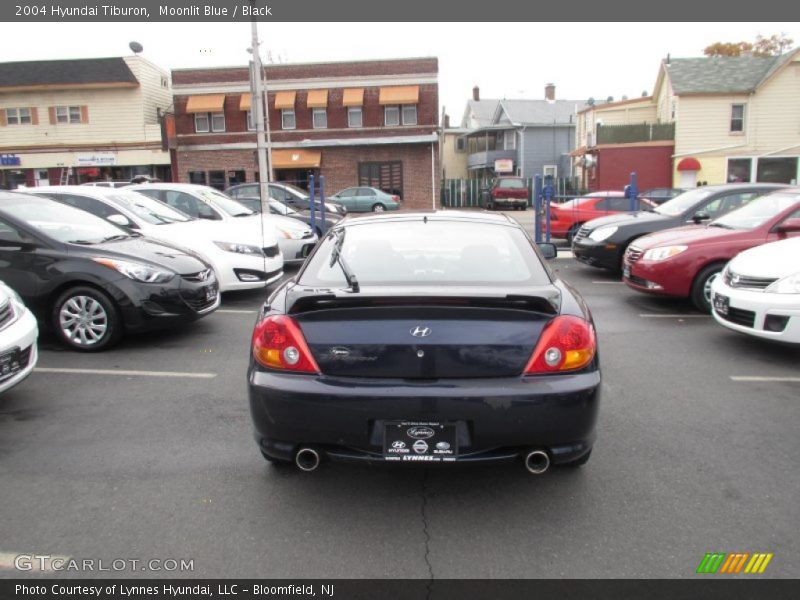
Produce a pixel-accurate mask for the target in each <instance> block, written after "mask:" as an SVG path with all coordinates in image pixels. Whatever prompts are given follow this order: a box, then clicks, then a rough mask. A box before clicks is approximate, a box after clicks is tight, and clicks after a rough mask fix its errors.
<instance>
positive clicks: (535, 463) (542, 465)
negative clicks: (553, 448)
mask: <svg viewBox="0 0 800 600" xmlns="http://www.w3.org/2000/svg"><path fill="white" fill-rule="evenodd" d="M525 468H526V469H527V470H528V472H529V473H533V474H534V475H542V474H543V473H545V472H546V471H547V469H549V468H550V456H548V454H547V452H545V451H544V450H531V451H530V452H528V454H526V455H525Z"/></svg>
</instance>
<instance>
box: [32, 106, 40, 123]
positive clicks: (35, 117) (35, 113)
mask: <svg viewBox="0 0 800 600" xmlns="http://www.w3.org/2000/svg"><path fill="white" fill-rule="evenodd" d="M31 124H33V125H38V124H39V109H38V108H36V107H35V106H32V107H31Z"/></svg>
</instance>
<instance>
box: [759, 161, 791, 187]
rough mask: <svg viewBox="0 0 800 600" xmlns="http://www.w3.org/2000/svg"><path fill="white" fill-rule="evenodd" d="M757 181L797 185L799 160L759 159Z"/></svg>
mask: <svg viewBox="0 0 800 600" xmlns="http://www.w3.org/2000/svg"><path fill="white" fill-rule="evenodd" d="M756 173H757V174H756V181H759V182H765V183H796V182H797V158H796V157H787V158H759V159H758V166H757V167H756Z"/></svg>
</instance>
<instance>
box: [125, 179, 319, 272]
mask: <svg viewBox="0 0 800 600" xmlns="http://www.w3.org/2000/svg"><path fill="white" fill-rule="evenodd" d="M130 189H131V190H132V191H134V192H139V193H140V194H144V195H146V196H149V197H150V198H154V199H155V200H158V201H160V202H163V203H164V204H167V205H169V206H171V207H172V208H174V209H176V210H179V211H181V212H182V213H185V214H187V215H189V216H190V217H194V218H196V219H208V220H211V221H220V222H222V223H225V224H227V225H228V226H230V228H231V229H233V230H237V231H239V230H241V231H243V232H244V235H245V236H247V237H250V238H253V237H255V238H257V239H259V240H261V239H263V241H262V242H261V246H262V247H265V248H266V247H268V246H271V245H274V243H275V242H276V241H277V243H278V246H279V247H280V249H281V254H283V261H284V263H296V262H303V261H304V260H305V258H306V256H308V253H309V252H310V251H311V249H312V248H313V247H314V246H315V245H316V243H317V240H318V238H317V236H316V234H314V232H313V231H312V230H311V228H310V227H308V226H307V225H303V224H302V223H301V222H300V221H297V220H296V219H290V218H287V217H280V216H275V217H267V218H264V216H263V215H262V214H261V213H260V212H255V211H253V210H250V209H249V208H247V207H246V206H244V205H243V204H241V203H239V202H237V201H236V200H233V199H232V198H230V197H229V196H226V195H225V194H223V193H222V192H220V191H218V190H215V189H214V188H212V187H208V186H205V185H195V184H192V183H145V184H142V185H134V186H131V187H130Z"/></svg>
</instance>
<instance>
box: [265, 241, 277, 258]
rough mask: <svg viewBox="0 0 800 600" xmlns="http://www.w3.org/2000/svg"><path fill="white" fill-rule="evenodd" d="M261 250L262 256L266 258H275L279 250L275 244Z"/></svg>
mask: <svg viewBox="0 0 800 600" xmlns="http://www.w3.org/2000/svg"><path fill="white" fill-rule="evenodd" d="M263 250H264V256H266V257H267V258H275V257H276V256H278V252H280V248H278V246H277V244H276V245H275V246H268V247H266V248H263Z"/></svg>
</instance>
